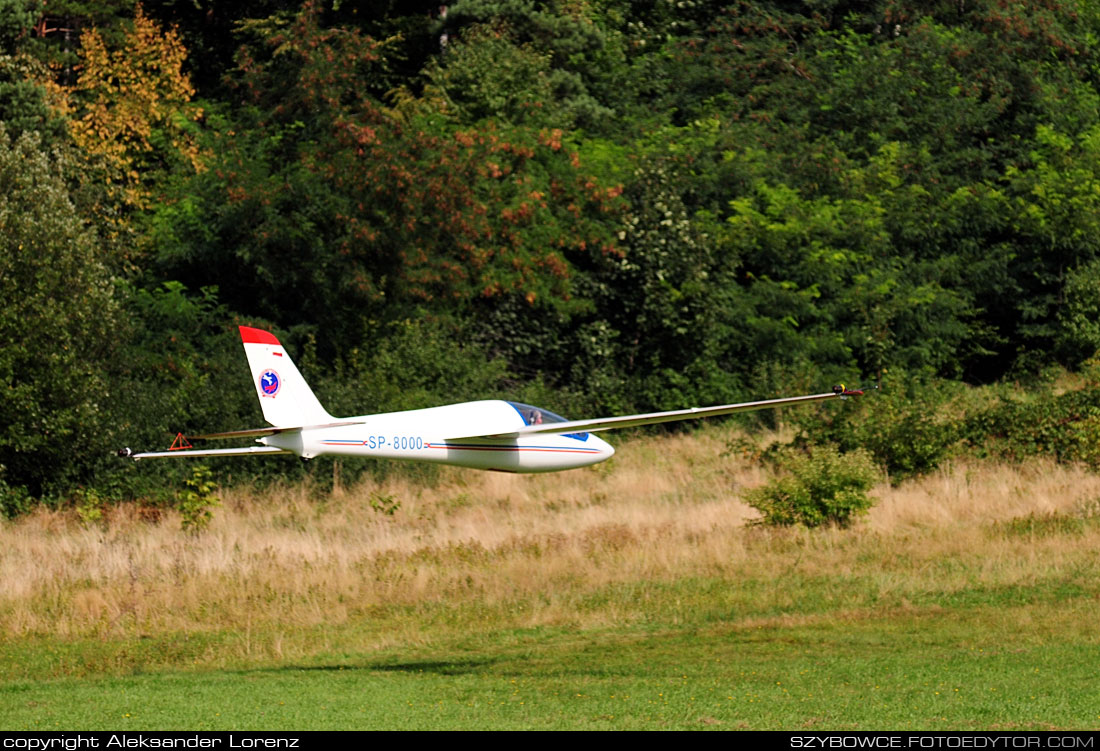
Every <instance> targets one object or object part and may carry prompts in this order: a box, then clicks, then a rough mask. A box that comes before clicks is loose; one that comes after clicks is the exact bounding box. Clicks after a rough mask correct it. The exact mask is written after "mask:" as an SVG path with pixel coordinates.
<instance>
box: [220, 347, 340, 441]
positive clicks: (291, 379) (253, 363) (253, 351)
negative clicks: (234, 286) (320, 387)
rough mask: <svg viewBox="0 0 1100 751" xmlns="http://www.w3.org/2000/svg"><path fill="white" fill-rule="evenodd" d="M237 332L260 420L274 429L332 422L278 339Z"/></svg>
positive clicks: (330, 416) (331, 418)
mask: <svg viewBox="0 0 1100 751" xmlns="http://www.w3.org/2000/svg"><path fill="white" fill-rule="evenodd" d="M240 329H241V341H242V342H243V343H244V353H245V355H246V356H247V357H248V367H249V368H251V369H252V383H253V385H254V386H255V387H256V396H258V397H259V399H260V408H261V409H262V410H263V411H264V419H265V420H267V421H268V422H269V423H271V424H272V425H274V426H275V427H278V428H283V427H300V426H304V425H324V424H327V423H330V422H332V421H333V419H334V418H333V417H332V415H330V414H329V413H328V412H326V411H325V408H324V407H322V406H321V402H319V401H317V397H316V396H314V395H313V390H312V389H310V387H309V384H307V383H306V379H305V378H303V377H302V374H301V373H299V372H298V368H296V367H295V366H294V363H293V362H292V361H291V359H290V355H288V354H287V352H286V350H285V349H283V345H281V344H279V340H278V339H276V338H275V337H274V336H273V335H272V334H270V333H268V332H267V331H263V330H262V329H254V328H252V327H250V326H241V327H240Z"/></svg>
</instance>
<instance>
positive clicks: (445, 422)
mask: <svg viewBox="0 0 1100 751" xmlns="http://www.w3.org/2000/svg"><path fill="white" fill-rule="evenodd" d="M240 331H241V341H242V342H243V343H244V350H245V355H246V356H247V357H248V365H249V367H250V368H251V370H252V382H253V383H254V384H255V385H256V395H257V396H258V397H259V400H260V407H261V409H263V413H264V419H265V420H267V422H268V423H270V424H271V426H272V427H268V428H258V429H255V430H236V431H232V432H228V433H210V434H207V435H196V436H187V438H188V439H190V440H199V439H212V438H255V439H256V443H258V444H260V445H258V446H250V447H246V448H231V449H193V448H191V447H190V445H189V444H186V443H184V444H183V445H182V446H181V447H180V448H173V449H170V450H168V451H154V452H146V453H134V452H133V451H131V450H130V449H128V448H126V449H122V450H121V451H119V452H118V453H119V455H120V456H124V457H131V458H133V459H153V458H161V457H180V456H240V455H244V454H294V455H296V456H299V457H301V458H303V459H312V458H313V457H316V456H323V455H326V454H330V455H338V456H368V457H375V458H381V459H407V460H414V461H427V462H436V463H438V464H454V465H458V466H461V467H473V468H475V469H491V470H498V471H502V472H555V471H557V470H562V469H573V468H575V467H584V466H587V465H589V464H596V463H598V462H602V461H604V460H605V459H609V458H611V455H612V454H614V453H615V449H614V448H612V447H611V446H610V445H609V444H608V443H606V442H605V441H603V440H601V439H600V438H597V437H596V436H594V435H592V434H593V433H595V432H598V431H603V430H611V429H613V428H627V427H634V426H637V425H652V424H654V423H661V422H672V421H675V420H689V419H695V418H700V417H716V416H718V415H728V414H732V413H734V412H751V411H753V410H759V409H772V408H775V407H782V406H785V405H790V404H803V403H806V402H817V401H822V400H825V399H843V398H846V397H849V396H858V395H860V394H862V392H861V391H849V390H847V389H846V388H844V386H834V387H833V390H832V391H830V392H827V393H824V394H811V395H809V396H794V397H788V398H784V399H768V400H765V401H759V402H745V403H742V404H726V405H721V406H717V407H692V408H690V409H679V410H673V411H671V412H653V413H650V414H645V415H625V416H622V417H603V418H598V419H594V420H566V419H565V418H563V417H560V416H559V415H556V414H554V413H553V412H549V411H547V410H545V409H541V408H539V407H533V406H531V405H529V404H520V403H519V402H510V401H503V400H499V399H491V400H485V401H477V402H464V403H462V404H450V405H447V406H443V407H430V408H428V409H415V410H409V411H406V412H389V413H385V414H377V415H362V416H359V417H347V418H336V417H333V416H332V415H330V414H329V413H328V412H327V411H326V410H325V408H324V407H322V406H321V403H320V402H319V401H318V400H317V397H316V396H314V395H313V391H312V390H311V389H310V388H309V385H308V384H307V383H306V381H305V379H304V378H302V375H301V373H299V372H298V368H296V367H295V366H294V363H293V362H292V361H291V359H290V355H288V354H287V352H286V350H285V349H283V346H282V345H281V344H279V340H278V339H276V338H275V337H274V336H273V335H272V334H270V333H268V332H267V331H263V330H261V329H255V328H251V327H249V326H241V327H240ZM179 438H180V439H182V438H183V436H179Z"/></svg>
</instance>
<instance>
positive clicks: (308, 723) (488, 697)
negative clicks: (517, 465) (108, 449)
mask: <svg viewBox="0 0 1100 751" xmlns="http://www.w3.org/2000/svg"><path fill="white" fill-rule="evenodd" d="M727 430H729V428H721V427H719V428H715V429H711V430H709V431H707V432H703V433H699V434H696V435H693V436H676V437H663V438H644V439H636V440H633V441H630V442H629V443H627V444H626V445H622V444H620V447H619V448H620V451H619V454H617V455H616V457H615V459H613V460H612V462H611V463H610V464H608V465H602V466H600V467H596V468H592V469H589V470H581V471H574V472H569V473H563V474H558V475H548V476H540V477H517V476H511V475H500V474H485V473H475V472H472V471H470V472H463V471H458V470H455V471H453V472H447V473H444V475H443V477H442V478H441V479H440V480H439V482H437V483H435V484H434V485H431V486H429V485H423V484H415V483H412V482H408V481H398V480H393V481H390V482H388V483H386V484H383V485H375V484H370V483H366V484H363V485H360V486H356V487H355V488H351V489H346V490H339V489H338V490H337V491H336V492H334V493H332V494H331V495H327V496H325V497H324V498H321V499H320V500H318V499H317V498H314V497H313V496H314V495H316V494H311V493H310V492H309V489H308V488H287V489H273V490H271V491H267V492H264V493H262V494H260V493H256V492H245V491H227V492H225V493H224V494H223V495H222V499H223V503H224V506H223V507H222V508H219V509H217V510H216V515H215V519H214V522H213V524H212V526H211V527H210V529H209V530H208V531H207V532H205V533H203V534H200V535H189V534H186V533H183V532H181V531H180V529H179V520H178V518H174V517H173V516H172V515H170V514H167V515H165V516H163V517H162V518H160V519H159V520H155V521H150V520H149V519H148V518H145V517H147V514H145V515H143V514H142V513H141V511H140V509H138V508H135V507H124V508H119V509H116V510H113V511H112V512H111V513H110V514H109V515H108V518H107V519H106V520H105V521H104V522H103V523H101V524H93V525H91V526H85V525H82V524H81V523H80V521H79V520H78V519H77V517H76V515H75V514H74V513H62V512H40V513H37V514H35V515H33V516H31V517H28V518H25V519H21V520H19V521H17V522H6V523H3V525H2V526H0V634H2V637H0V728H4V729H24V728H28V729H34V728H41V729H75V728H80V729H141V728H195V729H198V728H208V729H215V728H216V729H320V728H346V729H353V728H468V729H484V728H539V729H543V728H561V729H585V728H590V729H596V728H622V729H626V728H635V729H646V728H652V729H659V728H699V729H705V728H717V729H736V728H751V729H766V728H785V729H799V728H807V729H817V730H822V729H873V728H899V729H934V730H939V729H949V728H959V729H991V728H996V729H1033V728H1034V729H1051V728H1070V729H1082V728H1096V727H1100V686H1098V684H1097V681H1096V680H1095V677H1096V674H1097V668H1098V666H1100V630H1098V629H1097V628H1096V623H1097V621H1098V620H1100V599H1098V598H1100V584H1098V577H1097V574H1098V573H1100V559H1098V556H1097V554H1096V551H1097V549H1098V543H1100V520H1098V519H1097V513H1096V507H1097V505H1098V504H1097V499H1100V477H1097V476H1094V475H1092V474H1089V473H1087V472H1085V471H1084V470H1081V469H1078V468H1075V467H1064V466H1058V465H1055V464H1051V463H1032V464H1024V465H1012V466H1010V465H1003V464H994V463H984V464H974V465H964V464H956V465H954V466H952V467H949V468H946V469H944V470H943V471H941V472H939V473H937V474H934V475H931V476H928V477H925V478H922V479H920V480H917V481H913V482H910V483H907V484H904V485H902V486H900V487H897V488H893V487H890V486H889V485H888V484H885V483H884V484H883V485H881V486H879V487H878V488H877V489H876V491H875V494H876V495H877V496H878V498H879V502H878V504H877V505H876V507H875V508H874V509H873V510H872V512H871V514H870V516H869V517H868V518H867V519H866V520H864V521H863V522H861V523H860V524H859V525H857V526H856V527H855V528H853V529H850V530H846V531H845V530H831V529H830V530H817V531H807V530H801V529H791V530H767V529H763V528H759V527H752V526H746V522H747V521H748V520H750V519H752V518H753V516H754V512H753V511H752V509H750V508H748V507H747V506H745V505H743V504H742V503H741V501H740V500H739V493H740V491H741V490H742V489H744V488H746V487H752V486H755V485H759V484H761V483H762V482H764V481H765V480H766V479H767V475H766V473H765V471H764V470H763V469H761V468H759V467H757V466H754V465H751V464H749V463H748V462H747V461H746V460H743V459H741V458H739V457H737V456H727V455H724V454H725V451H724V449H725V445H726V439H727V438H728V434H727V432H726V431H727ZM394 508H396V511H395V512H394V513H392V514H387V513H384V511H380V509H383V510H393V509H394Z"/></svg>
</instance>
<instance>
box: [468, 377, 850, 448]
mask: <svg viewBox="0 0 1100 751" xmlns="http://www.w3.org/2000/svg"><path fill="white" fill-rule="evenodd" d="M858 395H859V392H854V391H848V390H846V389H844V388H843V387H842V386H841V387H838V388H836V389H834V390H833V391H830V392H829V393H827V394H811V395H809V396H790V397H785V398H783V399H766V400H764V401H760V402H743V403H741V404H723V405H720V406H717V407H690V408H688V409H676V410H672V411H671V412H651V413H649V414H644V415H623V416H621V417H599V418H596V419H593V420H567V421H565V422H548V423H542V424H539V425H525V426H523V427H522V428H518V429H517V430H514V431H511V432H509V433H493V434H486V435H466V436H456V437H454V438H448V439H447V440H448V441H452V440H453V441H457V440H465V439H470V438H519V437H521V436H525V435H536V434H540V433H542V434H545V433H554V434H563V433H595V432H598V431H601V430H612V429H614V428H634V427H638V426H640V425H656V424H657V423H662V422H675V421H676V420H693V419H698V418H702V417H718V416H719V415H730V414H733V413H734V412H752V411H754V410H758V409H773V408H775V407H783V406H786V405H789V404H804V403H806V402H816V401H821V400H823V399H836V398H838V397H839V398H843V397H848V396H858Z"/></svg>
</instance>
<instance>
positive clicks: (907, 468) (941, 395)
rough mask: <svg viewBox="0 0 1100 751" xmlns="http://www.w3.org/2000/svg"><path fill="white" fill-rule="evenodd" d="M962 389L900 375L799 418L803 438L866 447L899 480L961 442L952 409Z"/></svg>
mask: <svg viewBox="0 0 1100 751" xmlns="http://www.w3.org/2000/svg"><path fill="white" fill-rule="evenodd" d="M957 387H958V385H957V384H949V383H947V382H945V381H940V380H938V379H937V380H931V381H925V380H921V379H919V378H916V377H913V376H906V375H897V374H895V375H894V376H892V377H891V379H890V382H889V383H888V384H886V385H884V386H883V388H882V390H881V391H869V392H867V394H866V395H865V396H863V397H861V398H859V399H856V400H851V401H849V402H848V403H847V404H845V405H842V406H840V407H839V408H837V409H830V410H828V411H820V412H818V413H815V414H813V415H811V416H810V417H809V418H807V419H802V420H800V421H799V423H798V424H799V427H800V428H801V430H802V436H801V442H802V443H804V444H807V443H808V444H817V443H830V444H834V445H835V446H836V447H837V448H838V449H839V450H840V451H842V452H848V451H854V450H855V449H857V448H862V449H866V450H867V451H869V452H870V453H871V456H873V457H874V459H875V461H876V462H878V464H879V466H881V467H882V468H883V469H884V470H885V471H886V472H887V474H889V476H890V481H891V482H892V483H894V484H897V483H899V482H901V481H902V480H904V479H907V478H909V477H914V476H916V475H921V474H924V473H925V472H929V471H931V470H933V469H936V468H937V467H938V466H939V465H940V463H941V462H942V461H943V460H944V459H946V458H947V457H948V456H949V455H950V453H951V451H952V449H953V448H954V447H955V445H956V444H957V443H958V441H959V438H960V431H959V424H958V422H959V421H958V420H956V419H953V418H952V417H951V415H950V409H949V407H948V404H949V402H950V400H951V399H952V397H953V395H954V393H955V390H956V389H957ZM830 406H834V405H830ZM822 415H824V417H822Z"/></svg>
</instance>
